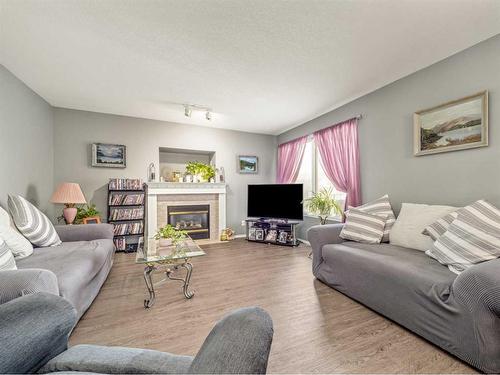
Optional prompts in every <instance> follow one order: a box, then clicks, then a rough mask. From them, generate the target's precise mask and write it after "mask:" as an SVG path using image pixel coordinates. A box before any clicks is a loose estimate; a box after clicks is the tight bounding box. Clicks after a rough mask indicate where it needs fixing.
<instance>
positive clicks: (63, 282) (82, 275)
mask: <svg viewBox="0 0 500 375" xmlns="http://www.w3.org/2000/svg"><path fill="white" fill-rule="evenodd" d="M113 253H114V247H113V241H112V240H109V239H105V240H94V241H79V242H63V243H62V244H61V245H60V246H57V247H43V248H38V249H36V251H35V252H34V253H33V255H31V256H30V257H28V258H24V259H20V260H18V262H17V266H18V268H20V269H23V268H42V269H48V270H50V271H52V272H54V273H55V274H56V276H57V282H58V285H59V292H60V295H61V296H62V297H64V298H66V299H68V300H69V301H70V302H72V303H73V305H74V306H75V307H77V309H79V308H80V305H82V298H83V299H85V300H86V299H88V297H87V294H88V290H87V289H89V288H93V281H94V279H95V278H96V277H97V276H99V274H100V273H101V270H102V269H103V267H105V266H106V267H107V265H108V264H109V263H110V261H111V259H112V257H113ZM106 272H107V271H106ZM106 276H107V274H106ZM104 279H105V277H104ZM101 285H102V283H101V284H100V285H98V289H99V288H100V287H101ZM97 291H98V290H97ZM92 294H94V293H92ZM95 294H97V292H96V293H95ZM92 299H93V298H92ZM92 299H91V301H90V302H92ZM90 302H88V304H87V301H85V303H84V305H87V307H88V305H89V304H90ZM84 305H83V306H84Z"/></svg>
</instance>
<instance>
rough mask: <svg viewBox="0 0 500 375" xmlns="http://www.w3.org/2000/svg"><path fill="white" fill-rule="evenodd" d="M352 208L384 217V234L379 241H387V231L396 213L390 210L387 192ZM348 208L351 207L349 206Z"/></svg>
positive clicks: (389, 229) (393, 221) (388, 231)
mask: <svg viewBox="0 0 500 375" xmlns="http://www.w3.org/2000/svg"><path fill="white" fill-rule="evenodd" d="M352 208H355V209H357V210H360V211H363V212H368V213H370V214H374V215H378V216H383V217H386V218H387V220H386V222H385V227H384V235H383V237H382V241H381V242H389V233H390V232H391V229H392V226H393V225H394V223H395V222H396V215H394V211H392V206H391V202H390V200H389V196H388V195H387V194H386V195H384V196H382V197H380V198H378V199H375V200H374V201H372V202H368V203H365V204H364V205H362V206H358V207H352ZM349 209H351V207H350V208H349Z"/></svg>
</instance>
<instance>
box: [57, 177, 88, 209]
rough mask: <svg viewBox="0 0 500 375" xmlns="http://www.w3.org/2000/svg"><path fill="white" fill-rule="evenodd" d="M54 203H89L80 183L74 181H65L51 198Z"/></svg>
mask: <svg viewBox="0 0 500 375" xmlns="http://www.w3.org/2000/svg"><path fill="white" fill-rule="evenodd" d="M50 201H51V202H52V203H64V204H83V203H87V201H86V200H85V197H84V195H83V193H82V189H80V185H78V184H77V183H74V182H63V183H62V184H60V185H59V186H58V187H57V190H56V191H55V192H54V194H52V198H50Z"/></svg>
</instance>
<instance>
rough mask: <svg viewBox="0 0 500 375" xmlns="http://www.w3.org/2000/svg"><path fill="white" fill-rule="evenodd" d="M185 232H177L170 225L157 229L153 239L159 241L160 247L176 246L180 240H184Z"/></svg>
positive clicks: (177, 230)
mask: <svg viewBox="0 0 500 375" xmlns="http://www.w3.org/2000/svg"><path fill="white" fill-rule="evenodd" d="M186 237H187V232H186V231H184V230H179V229H176V228H175V227H173V226H172V225H170V224H167V225H165V226H164V227H162V228H160V229H158V231H157V232H156V234H155V239H156V240H158V241H159V245H160V246H161V247H166V246H170V245H177V244H178V243H179V242H181V241H182V240H184V239H186Z"/></svg>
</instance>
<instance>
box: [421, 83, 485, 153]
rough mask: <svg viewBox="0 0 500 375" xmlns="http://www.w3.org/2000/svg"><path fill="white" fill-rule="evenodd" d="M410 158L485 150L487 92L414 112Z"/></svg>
mask: <svg viewBox="0 0 500 375" xmlns="http://www.w3.org/2000/svg"><path fill="white" fill-rule="evenodd" d="M413 128H414V130H413V131H414V135H413V143H414V144H413V148H414V155H415V156H420V155H427V154H436V153H440V152H448V151H456V150H464V149H468V148H475V147H484V146H488V91H483V92H480V93H478V94H475V95H471V96H468V97H465V98H462V99H458V100H454V101H451V102H448V103H445V104H441V105H438V106H436V107H433V108H429V109H425V110H422V111H419V112H416V113H415V114H414V116H413Z"/></svg>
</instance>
